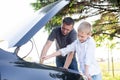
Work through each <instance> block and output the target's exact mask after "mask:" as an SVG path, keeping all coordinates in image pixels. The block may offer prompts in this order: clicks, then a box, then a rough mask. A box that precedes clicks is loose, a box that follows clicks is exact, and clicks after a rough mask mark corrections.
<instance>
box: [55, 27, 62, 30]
mask: <svg viewBox="0 0 120 80" xmlns="http://www.w3.org/2000/svg"><path fill="white" fill-rule="evenodd" d="M60 29H61V27H60V26H55V27H54V28H53V30H60Z"/></svg>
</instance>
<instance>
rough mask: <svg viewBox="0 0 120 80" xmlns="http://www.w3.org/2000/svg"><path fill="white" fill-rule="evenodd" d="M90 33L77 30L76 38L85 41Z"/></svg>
mask: <svg viewBox="0 0 120 80" xmlns="http://www.w3.org/2000/svg"><path fill="white" fill-rule="evenodd" d="M89 36H90V35H89V34H87V33H84V32H79V31H78V39H79V41H80V42H81V43H83V42H85V41H86V40H87V38H88V37H89Z"/></svg>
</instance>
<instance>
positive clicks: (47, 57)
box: [42, 51, 61, 60]
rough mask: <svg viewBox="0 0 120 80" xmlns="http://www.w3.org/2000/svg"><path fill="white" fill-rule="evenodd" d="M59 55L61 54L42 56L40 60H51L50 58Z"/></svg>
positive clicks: (58, 52)
mask: <svg viewBox="0 0 120 80" xmlns="http://www.w3.org/2000/svg"><path fill="white" fill-rule="evenodd" d="M59 55H61V52H60V51H57V52H54V53H53V54H50V55H48V56H43V57H42V59H43V60H46V59H49V58H52V57H55V56H59Z"/></svg>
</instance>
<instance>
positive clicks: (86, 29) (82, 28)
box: [78, 21, 92, 34]
mask: <svg viewBox="0 0 120 80" xmlns="http://www.w3.org/2000/svg"><path fill="white" fill-rule="evenodd" d="M78 32H82V33H86V34H91V32H92V25H91V24H90V23H88V22H86V21H84V22H82V23H81V24H80V25H79V26H78Z"/></svg>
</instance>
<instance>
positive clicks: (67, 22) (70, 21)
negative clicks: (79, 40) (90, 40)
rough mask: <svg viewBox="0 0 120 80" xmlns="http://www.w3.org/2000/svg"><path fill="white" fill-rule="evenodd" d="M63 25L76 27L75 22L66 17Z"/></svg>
mask: <svg viewBox="0 0 120 80" xmlns="http://www.w3.org/2000/svg"><path fill="white" fill-rule="evenodd" d="M63 23H65V24H67V25H74V20H73V19H72V18H71V17H65V18H64V19H63Z"/></svg>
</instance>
